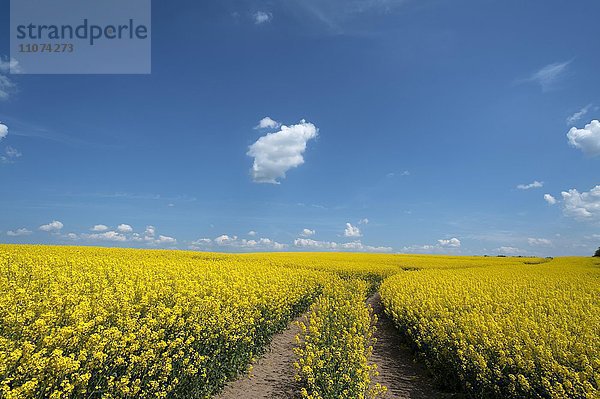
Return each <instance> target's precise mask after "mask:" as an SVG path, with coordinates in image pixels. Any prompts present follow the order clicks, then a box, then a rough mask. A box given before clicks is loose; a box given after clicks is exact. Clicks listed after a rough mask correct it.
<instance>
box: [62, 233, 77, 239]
mask: <svg viewBox="0 0 600 399" xmlns="http://www.w3.org/2000/svg"><path fill="white" fill-rule="evenodd" d="M65 237H67V238H68V239H69V240H77V239H79V236H78V235H77V234H75V233H68V234H67V235H65Z"/></svg>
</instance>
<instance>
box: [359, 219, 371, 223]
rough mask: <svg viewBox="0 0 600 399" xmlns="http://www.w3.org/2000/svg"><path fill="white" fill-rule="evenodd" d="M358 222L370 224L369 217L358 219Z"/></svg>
mask: <svg viewBox="0 0 600 399" xmlns="http://www.w3.org/2000/svg"><path fill="white" fill-rule="evenodd" d="M358 224H369V219H367V218H363V219H360V220H359V221H358Z"/></svg>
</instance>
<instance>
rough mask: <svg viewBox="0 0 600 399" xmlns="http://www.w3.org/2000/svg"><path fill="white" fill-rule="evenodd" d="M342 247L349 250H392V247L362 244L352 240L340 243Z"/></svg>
mask: <svg viewBox="0 0 600 399" xmlns="http://www.w3.org/2000/svg"><path fill="white" fill-rule="evenodd" d="M340 247H341V248H342V249H348V250H351V251H361V252H392V250H393V249H392V247H374V246H371V245H364V244H363V243H362V242H360V241H352V242H346V243H343V244H340Z"/></svg>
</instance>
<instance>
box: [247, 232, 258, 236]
mask: <svg viewBox="0 0 600 399" xmlns="http://www.w3.org/2000/svg"><path fill="white" fill-rule="evenodd" d="M256 234H257V233H256V231H254V230H250V231H249V232H248V235H249V236H250V237H254V236H255V235H256Z"/></svg>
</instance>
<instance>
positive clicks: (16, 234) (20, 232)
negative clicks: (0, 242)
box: [6, 227, 31, 237]
mask: <svg viewBox="0 0 600 399" xmlns="http://www.w3.org/2000/svg"><path fill="white" fill-rule="evenodd" d="M29 234H31V230H27V229H26V228H25V227H23V228H20V229H16V230H9V231H7V232H6V235H7V236H10V237H19V236H27V235H29Z"/></svg>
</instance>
